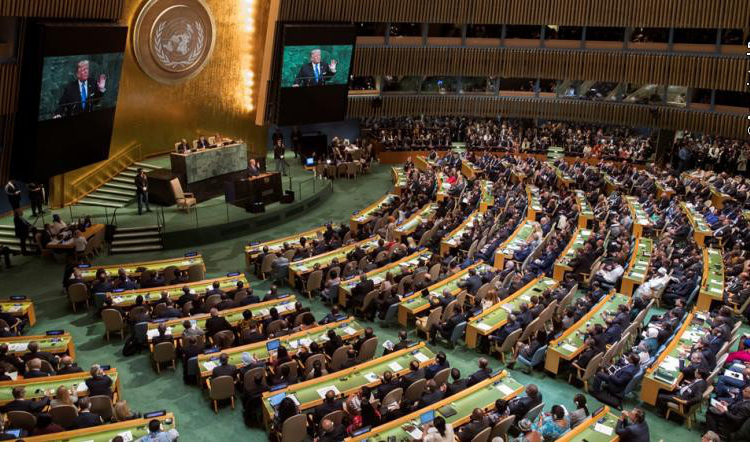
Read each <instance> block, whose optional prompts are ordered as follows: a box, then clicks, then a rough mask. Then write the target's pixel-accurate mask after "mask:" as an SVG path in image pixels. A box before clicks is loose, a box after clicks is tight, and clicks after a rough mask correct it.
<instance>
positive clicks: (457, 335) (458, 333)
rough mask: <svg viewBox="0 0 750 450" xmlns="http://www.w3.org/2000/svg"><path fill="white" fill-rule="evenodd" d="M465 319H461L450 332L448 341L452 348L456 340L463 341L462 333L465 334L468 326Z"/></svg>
mask: <svg viewBox="0 0 750 450" xmlns="http://www.w3.org/2000/svg"><path fill="white" fill-rule="evenodd" d="M468 324H469V323H468V322H467V321H465V320H464V321H463V322H461V323H459V324H458V325H456V327H455V328H454V329H453V333H451V337H450V341H449V342H448V344H449V346H450V348H454V347H455V346H456V344H457V343H458V342H463V340H464V334H466V327H467V326H468Z"/></svg>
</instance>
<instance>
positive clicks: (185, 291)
mask: <svg viewBox="0 0 750 450" xmlns="http://www.w3.org/2000/svg"><path fill="white" fill-rule="evenodd" d="M195 299H196V296H195V294H193V293H191V292H190V288H189V287H188V286H183V287H182V295H181V296H180V298H178V299H177V306H179V307H180V308H182V307H183V306H185V303H187V302H192V301H195Z"/></svg>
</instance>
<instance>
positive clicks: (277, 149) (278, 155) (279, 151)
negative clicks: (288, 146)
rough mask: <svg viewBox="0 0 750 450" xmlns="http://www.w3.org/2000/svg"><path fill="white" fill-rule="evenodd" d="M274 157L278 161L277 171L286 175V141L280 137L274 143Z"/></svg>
mask: <svg viewBox="0 0 750 450" xmlns="http://www.w3.org/2000/svg"><path fill="white" fill-rule="evenodd" d="M273 159H274V161H275V162H276V171H277V172H279V173H280V174H282V175H286V161H284V141H283V140H281V139H279V140H277V141H274V144H273Z"/></svg>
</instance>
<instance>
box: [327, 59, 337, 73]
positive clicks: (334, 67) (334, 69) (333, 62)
mask: <svg viewBox="0 0 750 450" xmlns="http://www.w3.org/2000/svg"><path fill="white" fill-rule="evenodd" d="M328 67H330V69H331V72H335V71H336V60H335V59H332V60H331V64H328Z"/></svg>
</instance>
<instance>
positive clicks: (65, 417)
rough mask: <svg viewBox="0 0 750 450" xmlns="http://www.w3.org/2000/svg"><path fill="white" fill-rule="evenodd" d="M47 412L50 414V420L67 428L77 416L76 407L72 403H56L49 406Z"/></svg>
mask: <svg viewBox="0 0 750 450" xmlns="http://www.w3.org/2000/svg"><path fill="white" fill-rule="evenodd" d="M49 414H50V416H52V422H54V423H56V424H58V425H60V426H61V427H63V428H66V429H67V428H70V426H71V425H73V421H74V420H76V417H78V408H76V407H75V406H73V405H57V406H53V407H52V408H50V410H49Z"/></svg>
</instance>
